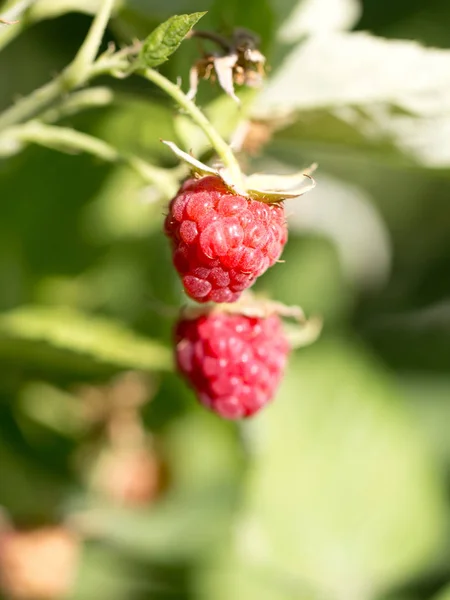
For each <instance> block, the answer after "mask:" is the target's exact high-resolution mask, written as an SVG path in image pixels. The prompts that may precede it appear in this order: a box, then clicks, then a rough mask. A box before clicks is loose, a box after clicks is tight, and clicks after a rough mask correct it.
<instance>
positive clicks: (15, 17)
mask: <svg viewBox="0 0 450 600" xmlns="http://www.w3.org/2000/svg"><path fill="white" fill-rule="evenodd" d="M30 4H31V0H18V1H17V2H12V3H11V2H10V3H8V4H7V8H6V10H5V12H4V13H2V14H1V15H0V24H2V25H4V26H3V27H2V26H0V50H1V49H2V48H3V47H4V46H6V45H7V44H9V42H11V41H12V40H13V39H14V38H15V37H17V36H18V35H19V33H21V32H22V31H23V29H24V23H23V16H22V15H23V13H24V11H25V10H26V9H27V8H28V6H29V5H30Z"/></svg>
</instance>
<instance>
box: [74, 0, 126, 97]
mask: <svg viewBox="0 0 450 600" xmlns="http://www.w3.org/2000/svg"><path fill="white" fill-rule="evenodd" d="M113 5H114V0H103V1H102V3H101V5H100V8H99V10H98V12H97V14H96V15H95V17H94V20H93V21H92V25H91V27H90V29H89V31H88V34H87V36H86V39H85V40H84V42H83V44H82V46H81V48H80V49H79V50H78V52H77V55H76V56H75V58H74V59H73V61H72V63H71V64H70V65H69V67H68V68H67V70H66V78H69V80H70V78H73V79H74V82H73V83H72V84H71V87H75V86H77V85H79V84H80V83H81V82H83V81H84V80H85V79H86V76H87V73H88V72H89V70H90V67H91V65H92V63H93V62H94V61H95V58H96V57H97V54H98V51H99V49H100V44H101V43H102V40H103V36H104V34H105V29H106V26H107V25H108V21H109V18H110V16H111V11H112V9H113Z"/></svg>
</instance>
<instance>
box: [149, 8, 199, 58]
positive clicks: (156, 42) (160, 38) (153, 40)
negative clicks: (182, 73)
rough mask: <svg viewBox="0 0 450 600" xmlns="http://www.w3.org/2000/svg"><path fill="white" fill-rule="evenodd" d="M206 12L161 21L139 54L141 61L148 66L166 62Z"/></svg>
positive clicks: (176, 16)
mask: <svg viewBox="0 0 450 600" xmlns="http://www.w3.org/2000/svg"><path fill="white" fill-rule="evenodd" d="M205 14H206V13H205V12H196V13H192V14H190V15H174V16H173V17H171V18H170V19H168V20H167V21H165V22H164V23H161V25H159V26H158V27H157V28H156V29H155V30H154V31H152V33H151V34H150V35H149V36H148V37H147V39H146V40H145V42H144V45H143V47H142V50H141V53H140V56H139V59H140V61H141V62H142V63H143V64H144V66H146V67H157V66H158V65H160V64H162V63H163V62H165V61H166V60H167V59H168V58H169V56H171V55H172V54H173V53H174V52H175V51H176V50H177V48H178V46H179V45H180V44H181V42H182V41H183V40H184V38H185V37H186V35H187V34H188V33H189V31H190V30H191V29H192V28H193V27H194V25H195V24H196V23H197V21H199V20H200V19H201V18H202V17H203V15H205Z"/></svg>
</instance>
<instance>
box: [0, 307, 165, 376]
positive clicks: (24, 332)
mask: <svg viewBox="0 0 450 600" xmlns="http://www.w3.org/2000/svg"><path fill="white" fill-rule="evenodd" d="M0 357H1V360H2V361H5V362H6V361H7V362H8V363H12V364H17V363H19V364H24V365H26V366H27V367H28V368H36V367H42V366H44V367H48V366H50V367H53V368H55V367H56V368H57V369H60V370H63V371H70V372H76V373H83V374H84V373H86V372H87V373H97V372H98V371H100V372H102V371H111V370H117V369H122V368H125V369H142V370H170V368H171V363H172V359H171V353H170V351H169V349H168V348H166V347H164V346H163V345H161V344H159V343H158V342H155V341H153V340H149V339H147V338H145V337H141V336H139V335H137V334H135V333H133V332H132V331H130V330H129V329H127V328H126V327H124V326H123V325H122V324H120V323H118V322H116V321H113V320H111V319H107V318H103V317H102V318H100V317H94V316H91V315H87V314H83V313H81V312H78V311H76V310H72V309H69V308H66V307H51V308H49V307H44V306H29V307H24V308H19V309H16V310H13V311H11V312H9V313H5V314H3V315H2V316H0Z"/></svg>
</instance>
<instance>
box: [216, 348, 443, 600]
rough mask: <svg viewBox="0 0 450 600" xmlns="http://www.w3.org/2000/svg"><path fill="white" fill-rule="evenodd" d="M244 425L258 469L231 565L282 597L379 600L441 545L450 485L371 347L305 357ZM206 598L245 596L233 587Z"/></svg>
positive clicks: (250, 482)
mask: <svg viewBox="0 0 450 600" xmlns="http://www.w3.org/2000/svg"><path fill="white" fill-rule="evenodd" d="M244 426H246V427H248V428H249V429H248V431H247V432H246V433H248V434H249V435H248V440H249V442H252V446H251V447H252V448H253V467H252V468H251V472H250V477H249V480H248V481H247V497H246V506H245V510H244V513H243V514H242V515H241V517H240V519H239V521H238V522H237V523H236V527H235V530H234V531H235V537H234V555H232V556H231V557H229V560H231V562H232V564H236V562H240V564H242V565H243V566H244V568H247V567H248V571H249V573H250V572H253V573H254V577H255V578H258V579H261V578H262V577H264V578H265V580H266V581H267V584H268V586H269V580H271V581H272V582H273V583H276V582H277V580H278V582H280V583H282V582H284V585H285V586H286V587H288V586H290V587H291V592H290V594H289V595H288V594H286V596H285V597H289V598H297V597H298V598H308V597H310V596H309V594H308V593H305V591H310V592H311V597H312V598H328V599H330V600H337V599H339V598H358V600H359V599H361V600H363V599H368V598H374V597H376V595H377V594H378V593H380V592H381V591H384V590H385V589H387V588H389V587H390V586H393V585H396V584H399V583H400V582H401V581H403V580H404V579H405V578H407V577H410V576H412V575H417V572H418V570H420V569H424V568H426V566H427V562H429V561H431V560H432V558H433V557H434V556H435V555H436V554H435V553H438V552H439V550H440V548H441V547H442V546H441V545H442V544H443V543H445V526H444V524H445V504H444V494H443V490H444V485H443V484H444V482H443V481H442V480H439V479H438V478H437V476H436V475H437V473H436V464H434V463H433V460H432V458H431V456H432V455H431V452H430V450H429V448H427V445H426V444H425V443H424V440H423V438H422V434H421V432H420V430H418V427H417V425H416V423H415V421H414V420H413V419H411V418H410V417H409V416H408V414H407V412H406V407H405V405H404V404H403V402H402V400H401V398H399V397H398V395H397V391H396V387H395V385H394V383H393V381H392V380H391V379H390V376H389V375H388V374H387V373H386V372H385V371H384V370H383V368H382V367H381V366H380V365H378V364H377V363H376V362H375V361H373V360H372V359H371V358H370V356H368V355H366V354H365V352H364V350H363V348H361V347H353V346H352V345H351V344H347V343H344V342H342V341H337V340H336V341H334V342H331V341H325V340H322V341H321V342H319V343H317V344H315V345H314V346H312V347H311V348H310V349H308V350H303V351H301V352H298V353H297V354H296V355H295V356H292V359H291V364H290V369H289V372H288V374H287V377H286V379H285V382H284V384H283V386H282V389H281V393H280V394H279V396H278V398H277V399H276V401H275V402H274V403H273V404H272V405H271V406H270V407H268V408H267V409H266V410H265V411H262V413H261V414H260V416H258V417H256V419H254V420H252V421H248V422H247V423H245V424H244ZM222 566H223V565H222V564H220V565H217V564H216V565H215V566H214V569H213V568H212V567H211V569H210V572H211V573H212V572H213V571H215V572H216V573H220V571H221V567H222ZM230 586H231V588H230ZM210 597H214V598H215V600H220V599H221V598H236V600H241V598H242V599H244V598H245V599H247V598H248V597H249V596H247V595H245V593H241V590H240V588H239V580H238V581H236V580H232V579H231V580H230V581H229V587H228V589H225V588H222V587H220V585H218V587H217V592H216V594H215V596H210ZM250 597H251V596H250ZM254 597H258V596H257V595H255V596H254ZM269 597H270V598H271V596H269ZM274 597H277V596H276V594H275V596H274Z"/></svg>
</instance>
